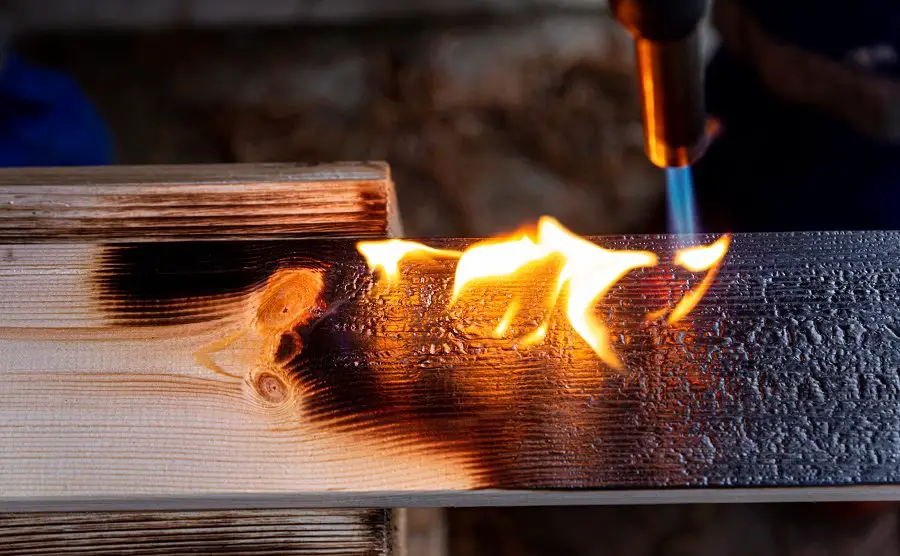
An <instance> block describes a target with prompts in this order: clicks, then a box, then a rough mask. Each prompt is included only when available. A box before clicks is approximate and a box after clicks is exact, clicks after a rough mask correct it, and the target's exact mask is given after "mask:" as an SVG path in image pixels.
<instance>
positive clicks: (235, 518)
mask: <svg viewBox="0 0 900 556" xmlns="http://www.w3.org/2000/svg"><path fill="white" fill-rule="evenodd" d="M399 231H400V226H399V214H398V213H397V212H396V200H395V197H394V191H393V184H392V183H391V181H390V176H389V172H388V169H387V167H386V166H385V165H383V164H378V163H371V164H359V163H340V164H331V165H328V164H317V165H298V164H258V165H249V164H246V165H212V166H153V167H123V166H115V167H105V168H64V169H23V170H0V242H16V243H19V244H22V243H29V242H45V241H53V242H61V241H73V240H79V241H85V240H102V241H104V242H115V241H130V242H141V241H158V240H161V239H190V238H198V237H232V236H234V237H244V238H247V237H266V236H269V235H281V234H283V233H289V234H294V235H333V234H344V233H352V234H354V235H359V236H372V237H380V236H384V235H386V234H387V235H390V234H396V233H399ZM47 248H48V249H50V250H52V247H49V246H48V247H47ZM7 255H8V253H7ZM13 266H14V265H13ZM58 270H60V271H61V272H63V273H65V269H62V268H61V269H58ZM73 286H74V284H73ZM76 289H77V288H76ZM0 353H2V352H0ZM0 361H2V359H0ZM0 368H3V365H2V364H0ZM162 464H163V465H165V463H164V462H162ZM88 505H90V504H87V505H85V504H81V505H78V507H77V508H73V509H77V510H83V509H84V508H85V507H86V506H88ZM25 506H28V507H29V509H30V510H31V511H40V512H46V511H47V510H48V509H51V510H52V509H53V507H52V505H45V504H43V503H42V502H41V501H40V500H32V501H30V502H29V503H26V504H25ZM7 509H13V510H16V509H24V507H19V508H15V507H11V508H7ZM58 509H64V508H62V507H58ZM92 509H93V510H94V512H93V513H68V514H59V513H57V514H48V513H42V514H40V515H34V514H24V515H22V514H0V546H2V547H3V549H2V552H3V553H4V554H8V553H9V554H60V553H68V552H76V553H79V554H126V553H127V554H182V553H185V552H203V553H213V552H214V553H223V552H227V553H241V554H367V555H368V554H395V553H396V554H401V552H399V549H400V548H402V544H403V543H402V542H400V541H402V539H398V538H397V534H396V530H395V527H394V526H393V522H394V521H399V520H392V519H391V516H392V515H393V514H394V513H395V512H393V511H390V510H360V509H344V510H333V509H318V510H290V511H283V510H277V509H275V510H267V511H261V510H254V509H249V510H247V509H244V510H239V511H227V512H202V511H190V512H188V511H181V512H177V513H130V512H128V513H125V512H109V511H105V512H101V513H97V512H98V511H99V510H108V509H112V508H111V506H104V504H102V503H101V504H97V505H93V507H92ZM169 509H182V508H178V506H177V505H176V506H174V507H171V508H169ZM185 509H187V508H185Z"/></svg>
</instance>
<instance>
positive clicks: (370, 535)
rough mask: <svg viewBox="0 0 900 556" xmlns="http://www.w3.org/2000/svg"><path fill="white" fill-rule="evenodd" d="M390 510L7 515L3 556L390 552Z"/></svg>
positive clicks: (0, 534)
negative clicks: (38, 555) (33, 555)
mask: <svg viewBox="0 0 900 556" xmlns="http://www.w3.org/2000/svg"><path fill="white" fill-rule="evenodd" d="M389 515H390V514H389V513H388V512H385V511H383V510H362V511H360V510H348V509H336V510H245V511H240V512H234V511H222V512H213V511H206V512H126V513H121V512H101V513H96V512H85V513H63V514H54V513H42V514H6V515H2V514H0V542H2V546H3V549H2V551H3V554H7V555H10V556H12V555H17V556H24V555H28V554H73V553H74V554H84V555H91V556H102V555H111V556H112V555H116V556H118V555H120V554H152V555H165V554H188V553H190V554H194V553H204V554H253V555H259V556H262V555H266V554H272V555H275V554H278V555H282V554H283V555H304V556H314V555H317V554H323V555H324V554H329V555H333V554H346V555H348V556H351V555H359V556H370V555H372V554H393V553H392V552H390V547H391V546H392V543H393V542H394V541H393V533H392V525H391V523H390V520H389V519H388V516H389Z"/></svg>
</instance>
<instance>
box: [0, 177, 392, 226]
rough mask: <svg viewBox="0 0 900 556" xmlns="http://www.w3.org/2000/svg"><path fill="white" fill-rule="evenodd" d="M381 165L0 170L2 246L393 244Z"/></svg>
mask: <svg viewBox="0 0 900 556" xmlns="http://www.w3.org/2000/svg"><path fill="white" fill-rule="evenodd" d="M399 222H400V220H399V213H398V212H397V210H396V199H395V198H394V189H393V184H392V183H391V179H390V172H389V170H388V167H387V165H385V164H383V163H377V162H371V163H354V162H346V163H336V164H227V165H226V164H214V165H196V166H195V165H183V166H106V167H97V168H35V169H26V170H22V169H0V242H4V243H20V242H37V241H73V240H76V241H132V242H133V241H161V240H166V239H226V238H246V237H266V236H282V237H283V236H310V235H317V236H321V235H357V236H359V235H362V236H385V235H397V234H399V233H400V230H399Z"/></svg>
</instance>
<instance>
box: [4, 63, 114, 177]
mask: <svg viewBox="0 0 900 556" xmlns="http://www.w3.org/2000/svg"><path fill="white" fill-rule="evenodd" d="M112 153H113V144H112V138H111V136H110V132H109V130H108V128H107V126H106V124H105V123H104V121H103V119H102V118H101V117H100V115H99V114H98V113H97V111H96V109H95V108H94V107H93V105H92V104H91V102H90V100H89V99H88V98H87V97H86V96H85V94H84V93H83V92H82V91H81V90H80V89H79V88H78V86H77V85H75V83H73V82H72V81H71V80H70V79H69V78H68V77H66V76H65V75H63V74H61V73H58V72H56V71H52V70H49V69H44V68H39V67H36V66H33V65H31V64H29V63H27V62H25V61H24V60H22V59H21V58H20V57H19V56H18V55H16V54H15V53H8V54H7V56H6V58H5V60H4V63H3V66H2V67H0V167H19V166H90V165H105V164H110V163H112V157H113V155H112Z"/></svg>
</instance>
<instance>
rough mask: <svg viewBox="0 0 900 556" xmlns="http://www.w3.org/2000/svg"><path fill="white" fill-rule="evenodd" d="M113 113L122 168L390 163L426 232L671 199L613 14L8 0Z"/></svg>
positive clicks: (407, 205)
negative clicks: (651, 152)
mask: <svg viewBox="0 0 900 556" xmlns="http://www.w3.org/2000/svg"><path fill="white" fill-rule="evenodd" d="M5 11H6V13H7V14H8V16H9V21H10V22H11V24H12V27H11V28H12V29H13V30H14V32H15V33H17V34H18V35H19V36H20V37H22V38H24V39H25V40H24V41H23V42H22V44H23V48H24V49H25V50H26V52H27V53H28V54H29V55H30V56H31V57H32V59H37V60H39V61H41V62H44V63H47V64H50V65H53V66H55V67H58V68H62V69H64V70H65V71H67V72H68V73H69V74H70V75H73V76H74V77H75V78H77V79H78V81H79V82H80V84H81V85H82V86H83V87H85V88H86V89H87V91H88V92H89V94H90V95H91V96H92V97H93V98H94V99H96V101H97V102H98V103H99V104H100V109H101V111H102V112H103V113H104V115H105V116H106V117H107V119H108V120H109V122H110V124H111V126H112V127H113V131H114V133H115V135H116V139H117V155H118V160H119V161H120V162H123V163H165V162H187V163H190V162H211V161H224V162H231V161H234V162H255V161H276V160H318V161H322V160H335V159H386V160H388V161H389V162H390V163H391V164H392V166H393V169H394V172H395V178H396V182H397V185H398V189H399V194H400V199H401V201H400V202H401V209H402V211H403V214H404V219H405V221H406V226H407V230H408V231H409V233H410V234H413V235H419V236H427V235H459V234H466V235H469V234H474V235H485V234H493V233H497V232H501V231H508V230H510V229H511V228H515V227H517V226H519V225H521V224H523V223H526V222H528V221H531V220H534V219H535V218H536V217H537V216H539V215H541V214H553V215H555V216H557V217H558V218H559V219H560V220H562V221H563V222H564V223H565V224H567V225H568V226H570V227H572V228H573V229H575V230H576V231H579V232H582V233H614V232H630V231H641V230H642V229H643V228H644V227H646V225H647V223H648V218H649V216H648V215H650V214H653V211H655V210H657V208H658V205H659V203H660V202H661V193H662V187H663V186H662V182H661V178H662V176H661V173H660V172H658V171H656V170H655V169H653V168H652V167H651V166H650V165H649V163H647V162H646V160H645V159H644V156H643V154H642V151H641V131H640V123H639V117H638V116H639V115H638V112H637V105H636V103H635V100H636V99H635V89H634V78H633V76H632V73H631V72H632V67H631V43H630V39H629V38H628V36H627V35H626V34H625V33H624V32H623V30H622V29H621V28H620V27H619V26H618V25H617V24H615V23H614V22H612V21H611V20H610V19H609V17H608V14H607V11H606V7H605V1H603V0H418V1H409V0H290V1H287V0H262V1H261V0H256V1H254V0H79V1H77V2H73V1H68V0H7V1H6V5H5Z"/></svg>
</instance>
